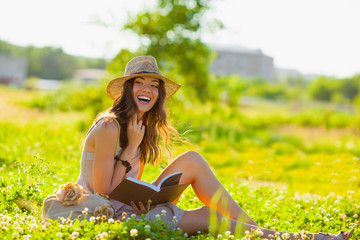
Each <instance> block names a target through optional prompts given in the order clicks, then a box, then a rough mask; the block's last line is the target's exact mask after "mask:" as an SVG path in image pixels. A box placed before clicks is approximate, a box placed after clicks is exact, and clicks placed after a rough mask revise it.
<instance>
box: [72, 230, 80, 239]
mask: <svg viewBox="0 0 360 240" xmlns="http://www.w3.org/2000/svg"><path fill="white" fill-rule="evenodd" d="M79 235H80V234H79V232H75V231H74V232H72V233H71V235H70V237H72V238H77V237H79Z"/></svg>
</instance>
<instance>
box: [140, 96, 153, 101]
mask: <svg viewBox="0 0 360 240" xmlns="http://www.w3.org/2000/svg"><path fill="white" fill-rule="evenodd" d="M138 99H139V100H144V101H150V98H149V97H145V96H138Z"/></svg>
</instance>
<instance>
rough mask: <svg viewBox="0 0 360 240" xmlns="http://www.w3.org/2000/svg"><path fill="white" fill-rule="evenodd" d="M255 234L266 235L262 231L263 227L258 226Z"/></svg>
mask: <svg viewBox="0 0 360 240" xmlns="http://www.w3.org/2000/svg"><path fill="white" fill-rule="evenodd" d="M255 234H256V236H259V237H260V236H262V235H264V233H263V232H262V231H261V229H260V228H257V229H256V230H255Z"/></svg>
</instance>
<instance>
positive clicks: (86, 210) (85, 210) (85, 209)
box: [81, 208, 89, 215]
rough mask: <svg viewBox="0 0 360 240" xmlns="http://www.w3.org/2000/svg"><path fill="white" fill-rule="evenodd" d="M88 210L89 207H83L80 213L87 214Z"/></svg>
mask: <svg viewBox="0 0 360 240" xmlns="http://www.w3.org/2000/svg"><path fill="white" fill-rule="evenodd" d="M88 212H89V209H88V208H84V211H82V212H81V213H82V214H84V215H87V214H88Z"/></svg>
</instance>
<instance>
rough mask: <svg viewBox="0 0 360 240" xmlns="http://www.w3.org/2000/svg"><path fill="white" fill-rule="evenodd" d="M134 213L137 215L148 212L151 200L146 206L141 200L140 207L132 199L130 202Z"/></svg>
mask: <svg viewBox="0 0 360 240" xmlns="http://www.w3.org/2000/svg"><path fill="white" fill-rule="evenodd" d="M130 204H131V207H132V210H133V213H135V214H136V215H141V214H142V213H144V214H145V213H147V212H148V211H149V210H150V204H151V201H148V203H147V204H146V207H145V206H144V204H143V203H142V202H139V207H138V206H136V204H135V203H134V202H133V201H131V202H130Z"/></svg>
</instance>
